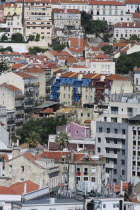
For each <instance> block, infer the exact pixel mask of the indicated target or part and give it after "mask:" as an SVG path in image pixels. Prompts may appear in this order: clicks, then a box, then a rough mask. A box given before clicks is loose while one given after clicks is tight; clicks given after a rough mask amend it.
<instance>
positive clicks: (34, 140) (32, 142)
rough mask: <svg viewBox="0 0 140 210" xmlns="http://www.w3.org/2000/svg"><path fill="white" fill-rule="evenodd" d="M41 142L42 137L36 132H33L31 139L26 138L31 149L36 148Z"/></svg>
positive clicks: (30, 135)
mask: <svg viewBox="0 0 140 210" xmlns="http://www.w3.org/2000/svg"><path fill="white" fill-rule="evenodd" d="M40 141H41V137H40V135H39V134H38V133H36V132H35V131H31V133H30V134H29V137H27V138H26V142H27V143H28V144H29V147H30V148H31V147H36V146H37V144H39V143H40Z"/></svg>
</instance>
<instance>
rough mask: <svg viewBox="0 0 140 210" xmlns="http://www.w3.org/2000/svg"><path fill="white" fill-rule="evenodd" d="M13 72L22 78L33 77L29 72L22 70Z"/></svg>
mask: <svg viewBox="0 0 140 210" xmlns="http://www.w3.org/2000/svg"><path fill="white" fill-rule="evenodd" d="M14 73H15V72H14ZM15 74H17V75H18V76H20V77H22V78H24V79H29V78H35V77H34V76H32V75H30V74H27V73H25V72H22V71H19V72H16V73H15Z"/></svg>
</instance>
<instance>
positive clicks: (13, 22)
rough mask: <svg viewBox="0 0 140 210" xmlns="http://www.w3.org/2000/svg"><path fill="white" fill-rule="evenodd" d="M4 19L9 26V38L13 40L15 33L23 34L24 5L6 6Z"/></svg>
mask: <svg viewBox="0 0 140 210" xmlns="http://www.w3.org/2000/svg"><path fill="white" fill-rule="evenodd" d="M4 19H5V23H6V25H7V29H8V32H7V36H8V38H11V36H12V34H14V33H21V34H23V25H22V5H20V4H5V5H4Z"/></svg>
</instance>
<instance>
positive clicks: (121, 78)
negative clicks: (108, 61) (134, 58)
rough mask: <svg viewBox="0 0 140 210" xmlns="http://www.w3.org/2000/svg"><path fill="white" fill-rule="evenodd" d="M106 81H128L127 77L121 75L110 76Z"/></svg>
mask: <svg viewBox="0 0 140 210" xmlns="http://www.w3.org/2000/svg"><path fill="white" fill-rule="evenodd" d="M106 79H107V80H130V79H129V78H127V77H123V76H121V75H118V74H111V75H110V76H106Z"/></svg>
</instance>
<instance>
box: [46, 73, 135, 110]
mask: <svg viewBox="0 0 140 210" xmlns="http://www.w3.org/2000/svg"><path fill="white" fill-rule="evenodd" d="M132 92H133V86H132V83H131V80H130V79H128V78H126V77H123V76H120V75H115V74H112V75H102V74H93V73H89V74H86V75H84V74H82V73H74V72H66V73H64V74H57V75H56V77H54V78H53V80H52V85H51V95H50V99H51V100H57V101H60V103H62V104H64V105H66V106H71V105H77V106H83V105H84V104H93V103H94V102H101V101H104V102H109V101H110V97H111V95H112V94H120V93H132Z"/></svg>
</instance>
